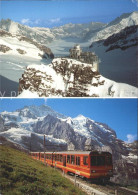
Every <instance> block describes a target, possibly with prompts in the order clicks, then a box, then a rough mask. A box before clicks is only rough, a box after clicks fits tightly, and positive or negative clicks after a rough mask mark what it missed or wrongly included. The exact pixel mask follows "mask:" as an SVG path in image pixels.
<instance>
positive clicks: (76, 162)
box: [31, 151, 113, 180]
mask: <svg viewBox="0 0 138 195" xmlns="http://www.w3.org/2000/svg"><path fill="white" fill-rule="evenodd" d="M31 156H32V158H34V159H37V160H40V161H42V162H45V163H47V164H49V165H51V166H53V167H54V166H56V167H57V168H59V169H62V170H64V172H65V173H74V174H77V175H80V176H83V177H85V178H88V179H103V180H109V179H110V177H112V175H113V165H112V155H111V153H109V152H98V151H63V152H45V153H44V152H31Z"/></svg>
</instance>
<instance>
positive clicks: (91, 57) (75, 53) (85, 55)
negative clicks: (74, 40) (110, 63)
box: [69, 45, 99, 71]
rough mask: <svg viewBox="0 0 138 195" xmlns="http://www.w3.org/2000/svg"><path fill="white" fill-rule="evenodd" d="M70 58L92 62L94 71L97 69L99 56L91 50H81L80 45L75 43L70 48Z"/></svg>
mask: <svg viewBox="0 0 138 195" xmlns="http://www.w3.org/2000/svg"><path fill="white" fill-rule="evenodd" d="M69 51H70V58H72V59H76V60H79V61H81V62H83V63H88V64H92V66H93V67H94V68H95V70H96V71H99V58H98V56H96V55H95V53H93V52H83V51H82V49H81V48H80V45H75V46H74V47H73V48H71V49H70V50H69Z"/></svg>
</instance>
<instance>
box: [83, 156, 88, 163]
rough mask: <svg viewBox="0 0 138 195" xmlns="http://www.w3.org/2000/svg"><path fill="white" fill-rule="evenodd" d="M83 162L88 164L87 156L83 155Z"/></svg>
mask: <svg viewBox="0 0 138 195" xmlns="http://www.w3.org/2000/svg"><path fill="white" fill-rule="evenodd" d="M83 164H84V165H88V156H84V157H83Z"/></svg>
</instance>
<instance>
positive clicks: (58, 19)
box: [0, 0, 138, 27]
mask: <svg viewBox="0 0 138 195" xmlns="http://www.w3.org/2000/svg"><path fill="white" fill-rule="evenodd" d="M0 4H1V14H0V17H1V18H3V19H7V18H10V19H12V20H14V21H17V22H20V23H22V24H26V25H29V26H44V27H53V26H59V25H63V24H65V23H87V22H91V21H94V22H104V23H108V22H110V21H112V20H113V19H115V18H116V17H118V16H120V15H121V14H123V13H130V12H133V11H136V10H138V7H137V6H138V3H137V0H47V1H40V0H36V1H30V0H26V1H21V0H16V1H14V0H10V1H6V0H2V1H0Z"/></svg>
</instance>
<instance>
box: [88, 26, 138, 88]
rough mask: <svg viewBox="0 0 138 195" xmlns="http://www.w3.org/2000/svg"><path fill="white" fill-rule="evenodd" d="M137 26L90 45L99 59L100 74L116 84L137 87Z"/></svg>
mask: <svg viewBox="0 0 138 195" xmlns="http://www.w3.org/2000/svg"><path fill="white" fill-rule="evenodd" d="M137 33H138V25H135V26H130V27H126V28H125V29H123V30H121V31H120V32H119V33H115V34H113V35H111V36H109V37H108V38H107V39H104V40H100V41H98V42H94V43H92V45H91V46H90V47H91V51H95V52H96V54H97V55H98V56H99V58H100V59H101V63H100V73H101V74H102V75H103V76H104V77H107V78H109V79H113V80H115V81H116V82H124V83H128V84H130V85H133V86H137V46H138V38H137Z"/></svg>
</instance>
